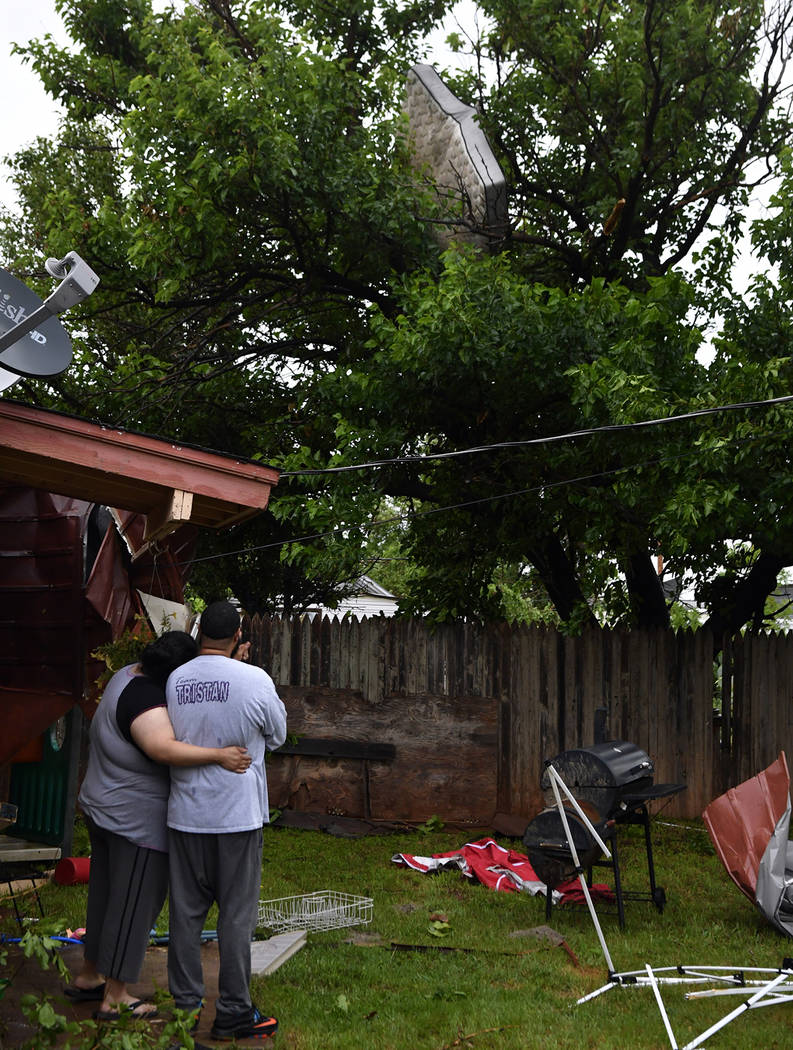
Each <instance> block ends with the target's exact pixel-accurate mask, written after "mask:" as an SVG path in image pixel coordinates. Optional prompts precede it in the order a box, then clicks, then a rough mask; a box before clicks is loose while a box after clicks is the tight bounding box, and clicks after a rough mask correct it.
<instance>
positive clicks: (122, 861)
mask: <svg viewBox="0 0 793 1050" xmlns="http://www.w3.org/2000/svg"><path fill="white" fill-rule="evenodd" d="M86 824H87V825H88V833H89V835H90V837H91V868H90V875H89V880H88V903H87V906H86V919H85V930H86V932H85V958H86V959H87V960H89V961H90V962H92V963H94V964H95V966H96V968H97V970H98V971H99V973H101V974H103V975H104V976H105V977H112V978H114V979H115V980H117V981H124V982H125V983H134V982H135V981H137V980H138V979H139V978H140V971H141V969H142V968H143V959H144V956H145V954H146V948H147V947H148V945H149V935H150V933H151V929H152V927H153V926H154V923H155V922H156V921H157V916H158V915H159V914H160V911H161V909H162V906H163V904H164V902H165V894H166V892H167V890H168V854H167V853H161V852H160V851H159V850H153V849H147V848H146V847H145V846H136V845H135V843H134V842H130V841H129V840H128V839H125V838H122V837H121V835H116V834H114V833H113V832H112V831H106V830H105V829H104V828H100V827H98V826H97V825H96V824H94V822H93V821H92V820H91V819H90V818H89V817H87V816H86Z"/></svg>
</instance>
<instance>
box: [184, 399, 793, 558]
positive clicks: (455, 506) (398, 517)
mask: <svg viewBox="0 0 793 1050" xmlns="http://www.w3.org/2000/svg"><path fill="white" fill-rule="evenodd" d="M784 400H786V401H790V400H793V397H791V398H785V399H784ZM758 403H762V402H758ZM776 436H782V435H781V432H780V433H779V434H778V435H776ZM753 440H755V439H754V438H753V437H747V438H744V439H743V440H742V442H740V443H741V444H743V443H746V442H749V441H753ZM697 454H698V450H697V449H693V448H692V449H688V450H687V451H686V452H680V453H678V454H677V455H676V456H658V457H656V458H655V459H648V460H643V461H642V462H641V463H630V464H628V465H627V466H624V467H614V468H613V469H612V470H603V471H598V472H597V473H595V474H581V475H579V476H578V477H575V478H565V479H564V480H561V481H549V482H545V483H544V484H542V485H533V486H531V487H530V488H525V489H515V490H514V491H512V492H500V493H497V494H496V495H489V496H482V497H480V498H478V499H471V500H465V501H464V502H462V503H450V504H448V505H446V506H443V507H429V508H427V509H426V510H418V511H412V512H409V513H408V512H406V513H404V514H395V515H393V516H392V517H390V518H383V519H382V520H380V521H373V522H369V523H368V524H355V525H339V526H337V527H336V528H334V529H328V530H327V531H326V532H314V533H310V534H308V535H306V536H295V537H293V538H292V539H289V540H274V541H273V542H272V543H262V544H259V545H258V546H255V547H242V548H240V549H239V550H235V551H224V552H223V553H222V554H207V555H204V557H202V558H193V559H191V560H190V562H189V563H188V562H181V563H177V564H185V565H187V564H190V565H195V564H196V563H198V562H205V561H217V560H218V559H219V558H231V557H234V556H236V555H238V554H252V553H255V552H256V551H264V550H272V549H273V548H275V547H288V546H289V545H290V544H291V543H308V542H310V541H312V540H322V539H330V538H332V537H333V536H337V535H339V534H341V533H344V532H348V531H350V529H360V530H361V531H362V532H371V531H373V530H374V529H379V528H382V527H383V526H385V525H394V524H396V523H398V522H400V521H404V520H405V519H406V518H426V517H429V516H430V515H431V514H444V513H446V512H447V511H450V510H464V509H465V508H466V507H475V506H479V505H481V504H483V503H495V502H497V501H498V500H503V499H511V498H512V497H513V496H526V495H530V494H531V493H534V492H543V491H545V490H548V489H557V488H564V486H566V485H577V484H580V483H581V482H586V481H597V480H599V479H600V478H608V477H613V476H614V475H615V474H624V473H625V472H626V471H629V470H638V469H639V468H643V467H651V466H656V465H657V464H659V463H668V462H670V461H671V460H673V459H685V458H686V457H687V456H693V455H697ZM281 476H282V477H284V475H283V474H282V475H281Z"/></svg>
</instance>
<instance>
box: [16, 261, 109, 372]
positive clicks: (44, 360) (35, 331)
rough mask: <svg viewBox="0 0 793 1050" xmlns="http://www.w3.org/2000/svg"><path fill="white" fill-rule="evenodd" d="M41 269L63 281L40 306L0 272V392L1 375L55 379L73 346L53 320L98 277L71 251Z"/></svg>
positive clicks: (26, 290) (18, 283)
mask: <svg viewBox="0 0 793 1050" xmlns="http://www.w3.org/2000/svg"><path fill="white" fill-rule="evenodd" d="M45 265H46V267H47V270H48V272H49V273H50V274H52V276H53V277H60V278H62V280H61V283H60V284H59V285H58V287H57V288H56V289H55V291H54V292H53V293H52V295H50V296H49V298H48V299H46V300H45V301H44V302H42V301H41V299H40V298H39V297H38V296H37V295H36V293H35V292H32V291H31V290H30V288H28V287H27V285H24V284H23V283H22V282H21V281H20V280H18V279H17V278H16V277H14V276H13V275H12V274H10V273H8V271H6V270H2V269H0V389H2V386H3V385H9V384H8V383H4V382H3V379H2V373H6V374H7V373H9V372H10V373H12V374H13V375H15V376H25V377H27V378H28V379H39V378H41V377H43V376H56V375H58V374H59V373H60V372H63V371H64V369H66V368H68V367H69V365H70V363H71V360H72V341H71V339H70V338H69V336H68V335H67V334H66V331H65V329H64V328H63V326H62V325H61V323H60V321H58V320H57V318H56V317H55V315H56V314H59V313H63V311H64V310H68V309H69V307H70V306H74V305H75V304H76V303H79V302H81V301H82V300H83V299H84V298H85V297H86V296H87V295H90V294H91V292H93V290H94V288H96V286H97V284H98V283H99V278H98V277H97V276H96V274H95V273H94V271H93V270H92V269H91V268H90V266H88V265H87V263H85V262H84V261H83V260H82V259H81V258H80V256H79V255H77V253H76V252H69V253H68V254H67V255H65V256H64V257H63V259H47V262H46V264H45ZM12 381H13V380H12Z"/></svg>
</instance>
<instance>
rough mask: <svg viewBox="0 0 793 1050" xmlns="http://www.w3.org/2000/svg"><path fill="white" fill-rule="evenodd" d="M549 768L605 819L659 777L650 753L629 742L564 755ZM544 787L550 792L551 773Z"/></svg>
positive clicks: (543, 781) (544, 778) (612, 742)
mask: <svg viewBox="0 0 793 1050" xmlns="http://www.w3.org/2000/svg"><path fill="white" fill-rule="evenodd" d="M547 765H553V767H554V768H555V769H556V772H557V773H558V774H559V776H560V777H561V778H562V780H563V781H564V782H565V784H566V786H567V788H568V789H569V790H570V792H571V794H573V795H574V796H575V797H576V798H577V799H578V800H579V801H580V800H581V799H584V800H585V801H587V802H589V803H591V804H592V805H593V806H594V807H595V808H596V810H597V811H598V813H600V814H601V815H602V816H603V817H608V816H609V815H610V814H611V813H613V811H614V810H615V809H616V808H617V806H618V805H619V803H620V800H621V798H622V795H623V794H625V793H626V792H628V791H633V792H635V791H643V790H645V789H647V788H649V787H650V786H651V785H652V783H653V777H654V775H655V767H654V766H653V763H652V760H651V759H650V756H649V755H648V754H647V752H646V751H643V750H642V749H641V748H640V747H637V745H636V744H631V743H629V742H628V741H626V740H609V741H607V742H606V743H604V744H594V745H593V746H592V747H583V748H573V749H571V750H569V751H563V752H562V753H561V754H559V755H557V756H556V758H552V759H550V761H549V762H547V763H546V766H547ZM540 786H541V787H542V788H543V790H546V791H547V790H548V789H549V788H550V776H549V774H548V770H547V769H545V770H544V771H543V774H542V778H541V780H540Z"/></svg>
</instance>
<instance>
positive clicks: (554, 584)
mask: <svg viewBox="0 0 793 1050" xmlns="http://www.w3.org/2000/svg"><path fill="white" fill-rule="evenodd" d="M526 554H527V557H528V558H529V561H531V563H532V565H533V566H534V568H535V569H536V570H537V573H538V575H539V577H540V579H541V580H542V582H543V586H544V587H545V589H546V591H547V592H548V597H549V598H550V599H551V602H552V603H553V606H554V608H555V609H556V611H557V612H558V613H559V616H560V618H561V619H562V621H563V622H565V623H567V622H568V621H569V620H571V619H572V618H573V617H574V616H575V617H579V616H581V613H582V610H586V612H585V614H584V616H583V618H582V619H583V622H588V623H595V622H596V621H595V617H594V615H593V614H592V610H591V609H590V608H589V606H588V605H587V601H586V598H585V597H584V594H583V591H582V590H581V587H580V585H579V582H578V577H577V575H576V573H575V569H574V568H573V566H572V564H571V562H570V559H569V558H568V557H567V553H566V552H565V549H564V547H563V546H562V544H561V543H560V542H559V538H558V537H557V536H556V535H555V533H552V532H549V533H546V535H545V536H542V537H540V538H538V539H537V540H536V541H535V542H534V543H532V544H530V545H529V547H528V549H527V551H526Z"/></svg>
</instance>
